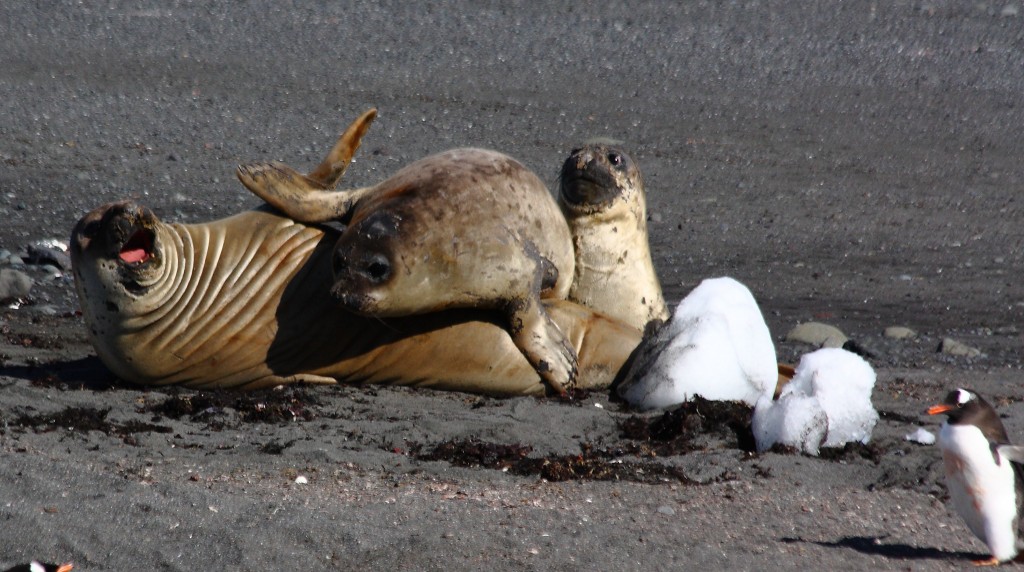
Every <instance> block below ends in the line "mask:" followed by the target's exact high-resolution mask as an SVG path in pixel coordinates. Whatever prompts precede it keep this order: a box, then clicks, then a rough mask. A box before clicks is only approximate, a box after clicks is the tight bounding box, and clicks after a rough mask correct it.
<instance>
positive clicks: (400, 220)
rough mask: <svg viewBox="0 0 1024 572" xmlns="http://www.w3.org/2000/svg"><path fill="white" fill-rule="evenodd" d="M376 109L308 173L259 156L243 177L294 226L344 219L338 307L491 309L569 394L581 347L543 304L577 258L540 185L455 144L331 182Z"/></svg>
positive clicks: (497, 158) (519, 168)
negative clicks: (378, 178) (341, 185)
mask: <svg viewBox="0 0 1024 572" xmlns="http://www.w3.org/2000/svg"><path fill="white" fill-rule="evenodd" d="M374 116H375V111H374V110H370V111H369V112H367V113H364V114H363V115H362V116H361V117H360V118H358V119H357V120H356V121H355V122H354V123H353V124H352V125H351V126H350V127H349V129H348V131H347V132H346V133H353V134H354V135H353V136H352V137H349V138H348V139H346V137H347V136H342V139H341V141H340V142H339V143H338V145H336V146H335V148H334V150H332V151H331V153H330V154H328V158H327V159H325V160H324V161H323V162H322V163H321V166H320V167H318V168H317V169H316V170H314V171H313V172H312V173H311V174H310V175H302V174H300V173H298V172H296V171H295V170H294V169H291V168H290V167H288V166H286V165H283V164H281V163H264V164H253V165H246V166H242V167H240V168H239V169H238V178H239V179H240V180H241V181H242V183H244V184H245V186H246V187H247V188H249V190H251V191H252V192H253V193H255V194H256V195H258V196H259V197H260V198H262V199H264V200H265V201H267V202H268V203H269V204H270V205H272V206H274V207H275V208H277V209H280V210H281V211H282V212H284V213H285V214H287V215H288V216H290V217H292V218H294V219H295V220H297V221H299V222H303V223H321V222H327V221H339V222H342V223H344V224H346V225H347V226H346V228H345V230H343V231H342V232H341V235H340V237H339V238H338V242H337V244H336V245H335V249H334V256H333V260H332V266H333V269H334V284H333V286H332V287H331V288H330V291H331V292H332V294H333V296H334V299H335V300H336V301H337V303H338V304H339V305H340V306H341V307H342V308H344V309H346V310H349V311H351V312H353V313H356V314H360V315H364V316H370V317H377V318H390V317H398V316H410V315H417V314H428V313H433V312H437V311H440V310H448V309H453V308H473V309H481V310H489V311H492V312H495V313H497V314H500V316H501V317H503V318H504V324H505V325H506V327H507V328H508V332H509V334H510V335H511V337H512V340H513V342H514V343H515V344H516V347H518V348H519V350H520V351H521V352H522V353H523V355H524V356H526V358H527V360H529V362H530V363H531V364H533V366H534V368H536V370H537V372H538V373H539V374H540V376H541V378H543V379H544V381H545V382H546V383H547V384H548V385H550V386H551V388H552V389H554V390H555V391H557V392H560V393H564V392H565V389H566V388H570V387H572V386H573V383H574V381H575V376H576V367H577V364H576V355H575V352H574V351H573V349H572V348H571V346H570V344H569V343H568V340H567V339H566V337H565V334H564V333H563V332H562V331H561V329H559V327H558V326H557V325H556V324H555V323H554V322H553V321H552V318H551V316H549V315H548V311H547V307H546V306H544V305H543V304H542V303H541V300H542V299H552V298H553V299H564V298H565V297H566V295H567V294H568V293H569V288H570V285H571V282H572V280H573V267H574V264H575V257H574V254H573V245H572V241H571V239H570V236H569V227H568V225H567V224H566V221H565V218H564V217H563V215H562V213H561V211H560V210H559V208H558V205H557V204H556V203H555V201H554V198H553V197H552V196H551V193H550V192H549V191H548V189H547V187H545V186H544V183H543V182H542V181H541V180H540V179H539V178H538V177H537V175H535V174H534V173H533V172H532V171H530V170H529V169H527V168H526V167H525V166H523V165H522V163H520V162H518V161H516V160H515V159H513V158H511V157H509V156H507V155H504V154H502V153H498V152H497V151H490V150H486V149H453V150H450V151H445V152H443V153H438V154H436V155H431V156H429V157H426V158H424V159H420V160H419V161H416V162H414V163H412V164H410V165H408V166H406V167H404V168H402V169H400V170H399V171H398V172H397V173H395V174H394V175H392V176H391V177H388V178H387V179H386V180H384V181H383V182H381V183H379V184H377V185H373V186H371V187H365V188H361V189H351V190H344V191H332V190H330V189H331V188H332V187H333V186H334V185H335V184H336V183H337V180H338V178H340V174H338V175H337V176H334V173H337V172H338V171H340V170H343V169H344V164H347V160H346V159H347V158H350V157H351V152H352V151H354V147H355V146H358V141H359V138H360V137H361V136H362V134H363V133H365V132H366V129H367V127H368V126H369V123H370V121H372V120H373V118H374ZM346 141H347V142H346ZM339 149H343V150H345V152H344V153H338V150H339ZM336 154H337V155H340V159H339V158H333V157H332V156H333V155H336ZM325 173H332V174H331V176H329V177H328V176H324V174H325Z"/></svg>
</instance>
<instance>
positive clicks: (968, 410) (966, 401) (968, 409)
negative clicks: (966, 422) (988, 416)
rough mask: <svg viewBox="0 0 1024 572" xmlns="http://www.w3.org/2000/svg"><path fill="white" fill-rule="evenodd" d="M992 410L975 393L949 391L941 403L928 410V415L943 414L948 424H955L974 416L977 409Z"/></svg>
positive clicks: (961, 390)
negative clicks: (947, 419)
mask: <svg viewBox="0 0 1024 572" xmlns="http://www.w3.org/2000/svg"><path fill="white" fill-rule="evenodd" d="M983 408H988V409H992V406H991V405H989V404H988V403H987V402H986V401H985V400H984V399H982V398H981V396H979V395H978V394H977V393H974V392H973V391H968V390H966V389H963V388H957V389H954V390H953V391H950V392H949V393H948V394H947V395H946V398H945V399H943V400H942V403H939V404H938V405H933V406H931V407H929V408H928V415H938V414H940V413H945V414H946V416H947V417H948V418H949V422H950V423H957V422H959V421H960V420H961V419H963V418H964V417H965V416H967V415H969V414H972V413H974V414H976V413H977V412H978V410H979V409H983Z"/></svg>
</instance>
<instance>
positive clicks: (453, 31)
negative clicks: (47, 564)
mask: <svg viewBox="0 0 1024 572" xmlns="http://www.w3.org/2000/svg"><path fill="white" fill-rule="evenodd" d="M1016 9H1017V5H1016V4H1015V3H1012V2H1010V3H1007V4H1002V3H981V4H980V6H979V5H978V3H957V2H951V3H942V2H936V3H924V4H922V3H905V2H897V3H888V2H884V3H871V2H853V3H843V4H841V5H839V4H833V3H806V4H801V3H788V2H777V3H762V4H751V5H749V6H748V5H747V4H740V3H737V4H729V5H728V6H720V5H719V4H718V3H708V4H706V5H705V4H703V3H701V4H687V5H686V6H684V7H682V8H676V9H673V10H670V9H668V7H667V5H666V4H664V3H661V2H652V3H628V4H598V5H597V6H588V5H585V4H583V5H573V6H572V7H571V8H570V7H566V8H556V7H546V6H540V5H537V4H534V3H490V4H482V3H457V4H455V5H453V6H450V7H434V8H430V9H428V8H425V7H418V6H414V5H412V4H408V5H407V4H406V3H394V4H392V5H382V6H378V5H360V6H355V7H345V8H342V7H341V6H340V5H338V6H335V5H331V6H328V7H324V6H319V5H316V6H313V5H309V6H307V5H303V6H300V7H298V8H292V7H288V8H286V7H284V6H283V5H280V4H279V3H274V2H257V3H254V4H247V5H245V6H244V7H237V8H236V7H235V6H234V5H233V4H223V5H221V4H212V5H183V6H177V5H171V4H167V3H162V2H154V3H151V4H145V5H142V6H136V5H121V4H118V3H114V4H113V6H108V5H106V4H104V5H103V6H99V5H91V6H90V5H88V4H87V5H86V6H84V7H83V6H80V5H78V4H73V3H67V4H66V5H63V4H62V5H59V6H57V5H55V6H52V7H49V6H48V7H46V8H45V9H44V8H42V7H38V6H36V5H35V4H34V3H28V2H25V3H12V4H3V5H2V6H0V15H2V17H0V28H2V32H3V33H2V34H0V37H2V38H3V39H2V40H0V42H2V43H0V46H2V49H0V110H2V117H4V120H3V121H0V220H2V221H3V224H2V225H0V248H6V249H8V250H11V251H18V250H20V249H22V248H23V247H24V246H25V245H26V244H28V243H30V242H33V241H35V240H39V239H44V238H53V237H56V238H61V239H64V238H65V237H66V236H67V234H68V233H69V231H70V229H71V227H72V225H73V224H74V222H75V220H77V218H78V217H79V216H81V215H82V214H83V213H85V212H86V211H87V210H89V209H91V208H92V207H95V206H97V205H100V204H102V203H105V202H109V201H113V200H119V199H123V198H128V197H131V198H135V199H136V200H138V201H139V202H142V203H143V204H146V205H148V206H150V207H152V208H153V209H154V210H155V211H156V212H157V214H158V215H160V216H161V217H163V218H164V219H167V220H177V221H184V222H196V221H204V220H210V219H213V218H217V217H220V216H224V215H228V214H231V213H234V212H237V211H239V210H242V209H246V208H251V207H253V206H256V205H257V204H258V202H257V200H256V199H255V198H254V197H252V196H250V195H249V194H248V193H247V191H245V189H244V188H243V187H242V186H241V185H240V184H239V183H237V181H236V180H235V179H234V175H233V170H234V166H235V165H236V164H238V163H241V162H248V161H256V160H261V161H262V160H282V161H285V162H287V163H289V164H291V165H294V166H296V167H299V168H308V167H310V166H312V165H315V164H316V163H317V162H318V161H319V159H320V157H321V155H322V153H323V152H324V151H325V150H326V149H327V148H328V147H329V146H330V145H331V144H332V143H333V140H334V138H335V136H336V134H337V132H338V131H339V130H340V129H341V128H342V127H343V126H344V125H345V124H347V122H348V121H349V120H350V119H351V118H353V117H355V116H356V115H357V114H358V113H360V112H361V111H363V110H364V109H366V108H367V107H370V106H376V107H378V108H379V109H380V117H379V118H378V120H377V121H376V122H375V123H374V126H373V128H372V130H371V131H370V134H369V135H368V136H367V138H366V140H365V142H364V145H363V147H362V149H361V151H360V154H359V155H358V156H357V160H356V162H355V164H354V165H353V166H352V168H351V169H350V171H349V172H348V173H347V174H346V181H347V182H348V183H349V184H351V185H353V186H355V185H364V184H369V183H371V182H375V181H378V180H380V179H381V178H383V177H384V176H386V175H387V174H388V173H391V172H393V171H395V170H397V169H398V168H399V167H400V166H402V165H405V164H407V163H409V162H411V161H413V160H415V159H417V158H419V157H422V156H423V155H426V154H428V153H431V152H435V151H440V150H443V149H447V148H451V147H456V146H482V147H490V148H495V149H499V150H501V151H504V152H507V153H509V154H511V155H513V156H515V157H517V158H519V159H520V160H522V161H523V162H525V163H526V164H527V165H528V166H530V167H531V168H533V169H534V170H536V171H537V172H538V173H540V174H541V176H542V178H544V179H545V180H547V181H550V182H551V183H552V184H553V183H554V180H555V176H556V174H557V170H558V167H559V166H560V164H561V161H562V159H563V158H564V156H565V155H566V154H567V153H568V151H569V150H570V149H571V148H572V147H573V146H574V145H577V144H579V143H580V142H582V141H585V140H587V139H590V138H594V137H606V138H612V139H616V140H619V141H622V142H623V144H624V145H625V146H626V147H627V148H628V149H629V150H631V151H632V154H633V156H634V158H635V159H636V160H637V161H638V163H639V164H640V166H641V168H642V169H643V172H644V175H645V178H646V181H647V188H648V193H649V199H648V200H649V204H650V214H651V223H650V225H651V226H650V228H651V233H652V238H651V240H652V248H653V250H654V254H655V263H656V265H657V267H658V270H659V273H660V275H661V277H662V281H663V285H664V287H665V290H666V293H667V296H668V298H669V299H670V301H671V302H672V303H673V304H674V303H675V302H677V301H678V300H679V299H680V298H682V297H683V296H685V294H686V293H687V292H688V291H689V290H690V289H691V288H692V287H694V286H695V285H696V284H698V283H699V282H700V280H702V279H703V278H707V277H712V276H721V275H729V276H733V277H735V278H737V279H739V280H740V281H742V282H744V283H745V284H746V285H747V286H748V287H750V289H751V290H752V291H753V292H754V294H755V296H756V297H757V298H758V301H759V302H760V304H761V307H762V309H763V311H764V313H765V317H766V319H767V321H768V324H769V326H770V327H771V329H772V332H773V335H774V336H775V337H776V338H777V340H778V345H777V347H778V351H779V357H780V359H782V360H786V361H795V360H796V359H798V357H799V355H800V354H801V353H803V352H806V351H809V350H810V349H811V348H809V347H807V346H802V345H799V344H795V343H790V342H784V341H783V340H782V338H783V337H784V335H785V333H786V332H787V331H788V330H789V328H791V327H792V326H793V325H795V324H797V323H799V322H803V321H808V320H819V321H824V322H828V323H830V324H833V325H835V326H837V327H839V328H841V329H842V330H843V331H844V332H846V333H847V334H848V335H849V336H850V337H851V338H852V339H854V340H855V341H857V342H858V344H860V345H861V346H862V347H865V348H867V349H869V350H870V351H871V352H872V356H873V357H871V358H870V361H871V363H872V365H873V366H874V367H875V369H876V371H877V372H878V377H879V381H878V384H877V386H876V390H875V395H874V401H875V405H876V407H877V408H878V409H879V410H880V412H881V413H882V421H881V422H880V423H879V426H878V427H877V428H876V430H875V435H874V439H873V441H872V443H871V445H870V446H869V447H861V448H852V449H851V450H849V451H845V452H834V451H833V452H831V453H830V455H829V456H828V457H827V458H821V459H817V458H810V457H805V456H800V455H794V454H787V453H785V452H781V451H780V452H772V453H767V454H763V455H753V454H751V453H749V452H747V451H745V450H744V446H743V443H742V442H741V441H740V440H738V439H737V437H736V435H735V434H734V433H732V432H731V430H730V429H729V428H728V427H726V426H725V424H724V423H721V422H719V421H717V420H716V419H714V418H712V417H704V418H702V420H701V421H700V423H697V422H696V421H693V422H692V423H696V425H692V423H691V427H696V433H697V434H696V436H694V437H693V439H692V440H686V439H684V438H682V437H677V438H676V440H675V441H672V442H671V443H672V444H670V445H665V444H664V443H661V442H658V441H656V440H655V441H654V442H650V441H645V440H643V439H638V438H636V437H637V436H638V435H637V434H635V432H630V431H629V430H628V428H629V427H633V428H634V429H635V427H637V426H640V425H644V424H646V423H648V422H651V421H657V420H658V419H659V418H660V414H646V415H644V416H642V417H639V418H636V419H634V414H633V413H631V412H629V411H627V410H626V409H624V408H623V407H622V406H621V405H620V404H618V403H611V402H609V399H608V396H607V395H600V394H593V395H591V396H589V397H588V398H587V399H585V400H582V401H580V402H576V403H572V404H568V403H563V402H559V401H557V400H538V399H534V398H517V399H490V398H480V397H475V396H469V395H462V394H444V393H438V392H430V391H413V390H406V389H392V388H369V389H367V388H353V387H327V388H324V387H320V388H294V389H287V390H284V391H279V392H276V393H275V392H271V393H265V394H253V395H245V396H242V395H236V394H228V395H222V394H217V395H209V394H205V393H200V392H191V391H184V390H181V391H177V390H145V389H138V388H133V387H130V386H127V385H125V384H123V383H120V382H118V381H117V380H115V379H113V378H112V376H111V375H110V374H109V373H108V372H107V371H106V370H105V369H104V368H103V367H102V365H100V364H99V362H98V360H97V359H96V358H95V355H94V352H93V351H92V349H91V348H90V347H89V346H88V345H87V343H86V342H85V337H84V329H83V324H82V320H81V318H80V317H78V316H77V315H76V314H75V310H76V308H77V301H76V300H75V299H74V294H73V288H72V286H71V283H70V278H69V277H66V278H63V279H57V280H48V279H46V278H45V277H44V274H43V272H42V271H41V270H38V269H35V268H30V269H29V270H28V271H27V272H28V274H29V275H31V276H32V277H33V278H34V279H36V281H37V284H36V286H35V287H34V289H33V291H32V295H31V298H30V299H29V300H28V301H27V302H28V303H27V304H25V305H23V306H21V307H20V308H18V309H5V310H3V311H2V312H0V422H2V423H0V473H2V474H0V482H2V483H3V485H2V486H0V522H2V523H3V524H2V532H0V569H2V568H3V567H5V566H8V565H13V564H15V563H18V562H26V561H27V560H28V559H30V558H40V559H44V560H50V561H58V560H61V561H64V560H73V561H74V562H75V564H76V566H75V569H76V570H78V569H81V570H127V569H140V570H195V569H200V568H206V569H225V570H236V569H238V570H267V569H286V568H287V569H310V570H318V569H333V568H339V569H340V568H352V567H359V568H363V569H384V568H386V569H389V570H395V569H410V570H413V569H441V568H444V569H479V568H481V567H483V566H487V567H489V568H492V569H496V570H515V569H533V568H557V569H587V570H591V569H606V570H633V569H644V570H648V569H656V570H660V569H669V568H680V567H683V566H693V567H700V568H704V569H752V568H764V567H769V568H775V567H780V568H786V569H796V568H804V569H806V568H811V567H813V568H829V569H851V570H852V569H856V570H863V569H867V568H871V569H885V570H888V569H908V568H909V569H929V570H933V569H960V568H962V567H963V566H964V565H965V564H966V563H967V562H968V560H969V559H970V558H980V557H982V556H984V547H983V546H982V545H981V543H979V542H977V541H976V540H974V539H973V538H972V537H970V534H969V533H968V532H967V530H966V528H965V527H964V526H963V524H962V523H961V522H960V521H959V519H958V518H957V517H956V516H955V515H953V514H952V513H951V512H950V510H949V509H948V508H947V506H948V505H947V504H946V494H945V487H944V485H943V483H942V476H941V466H940V465H939V464H938V459H939V455H938V451H937V450H936V449H935V448H934V447H925V446H920V445H915V444H912V443H908V442H906V441H905V440H904V439H903V437H904V435H906V434H907V433H910V432H911V431H913V429H914V428H915V427H916V426H917V425H919V424H921V425H924V426H926V427H927V428H929V429H931V430H932V431H933V432H934V431H935V430H937V425H938V420H936V419H930V418H927V417H926V416H924V415H922V414H921V413H922V411H923V410H924V408H925V407H927V406H928V405H929V404H931V403H932V402H934V401H936V400H938V399H940V398H941V396H942V395H943V394H944V393H945V392H946V391H947V390H948V389H950V388H952V387H954V386H956V385H967V386H971V387H975V388H976V389H978V390H979V391H981V392H982V393H983V394H985V395H986V396H988V397H990V398H992V400H993V401H994V402H995V403H996V405H997V409H998V410H999V412H1000V413H1002V414H1004V416H1005V418H1004V421H1005V423H1006V425H1007V429H1008V431H1009V432H1010V434H1011V438H1015V439H1016V440H1017V441H1022V440H1024V437H1022V436H1024V422H1022V421H1021V419H1022V414H1024V411H1022V409H1024V405H1022V404H1021V401H1020V396H1021V394H1022V390H1021V387H1022V386H1024V374H1022V372H1021V358H1020V351H1021V336H1020V333H1019V330H1020V328H1021V327H1022V325H1024V324H1022V322H1024V319H1022V318H1024V286H1022V285H1021V282H1020V280H1019V279H1018V277H1019V276H1021V273H1022V268H1024V238H1022V237H1024V233H1022V231H1021V222H1022V218H1024V215H1022V200H1021V199H1020V197H1019V195H1020V188H1021V182H1022V179H1024V167H1022V165H1024V163H1022V162H1021V157H1022V156H1024V139H1021V137H1020V136H1019V130H1020V126H1021V125H1022V124H1024V121H1022V120H1024V117H1022V116H1024V101H1022V99H1021V93H1024V61H1022V60H1024V51H1022V50H1021V45H1022V43H1024V28H1022V27H1021V18H1022V17H1024V15H1018V14H1017V13H1016ZM891 325H904V326H908V327H911V328H913V329H915V330H916V331H917V332H918V334H919V336H918V338H917V339H916V340H913V341H895V340H889V339H886V338H884V337H883V336H882V331H883V329H884V328H885V327H886V326H891ZM944 337H951V338H954V339H957V340H959V341H961V342H964V343H966V344H968V345H970V346H973V347H975V348H977V349H979V350H981V351H982V352H983V355H982V356H980V357H976V358H970V359H968V358H962V357H955V356H948V355H944V354H940V353H937V352H936V349H937V348H938V346H939V343H940V341H941V340H942V339H943V338H944ZM191 404H196V407H192V406H191ZM261 404H262V407H261ZM705 413H706V412H705ZM638 424H639V425H638ZM449 441H454V446H448V447H447V448H446V447H440V448H439V447H438V446H439V445H442V444H443V443H445V442H449ZM481 443H482V444H481ZM659 447H660V448H659ZM673 447H676V448H675V449H673ZM446 452H447V453H451V455H448V456H446V455H447V453H446ZM435 453H436V454H435ZM431 454H435V455H434V456H433V457H431ZM428 457H429V458H440V459H441V460H427V458H428ZM476 461H478V462H479V463H481V464H482V465H483V466H481V465H477V466H460V464H472V463H473V462H476ZM545 461H546V463H545ZM300 476H302V477H305V479H306V480H307V481H308V482H306V483H305V484H300V483H296V479H297V478H298V477H300ZM603 478H607V479H615V480H600V479H603ZM558 479H567V480H561V481H560V480H558Z"/></svg>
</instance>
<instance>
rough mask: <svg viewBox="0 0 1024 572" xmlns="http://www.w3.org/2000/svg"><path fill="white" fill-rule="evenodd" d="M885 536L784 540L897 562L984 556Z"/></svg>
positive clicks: (973, 558)
mask: <svg viewBox="0 0 1024 572" xmlns="http://www.w3.org/2000/svg"><path fill="white" fill-rule="evenodd" d="M884 538H886V537H885V536H846V537H844V538H840V539H839V540H835V541H832V542H826V541H823V540H805V539H803V538H792V537H787V538H782V539H781V541H782V542H784V543H786V544H796V543H798V542H806V543H810V544H817V545H818V546H823V547H825V548H851V549H853V550H856V551H857V552H860V553H861V554H869V555H874V556H884V557H886V558H893V559H897V560H966V561H970V560H976V559H978V558H982V557H983V555H982V554H980V553H974V552H961V551H951V550H942V549H941V548H931V547H920V546H911V545H909V544H899V543H896V544H885V543H883V542H882V539H884Z"/></svg>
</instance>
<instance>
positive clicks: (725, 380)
mask: <svg viewBox="0 0 1024 572" xmlns="http://www.w3.org/2000/svg"><path fill="white" fill-rule="evenodd" d="M777 382H778V364H777V362H776V361H775V345H774V344H773V343H772V337H771V333H770V332H769V331H768V326H767V324H765V322H764V317H763V316H762V315H761V310H760V308H758V306H757V302H756V301H755V300H754V296H753V295H752V294H751V293H750V290H748V289H747V287H746V286H744V285H743V284H740V283H739V282H737V281H736V280H734V279H732V278H711V279H707V280H704V281H703V282H701V283H700V285H698V286H697V287H696V288H694V289H693V291H692V292H690V294H689V295H688V296H687V297H686V298H685V299H683V301H682V302H680V303H679V306H677V307H676V311H675V314H674V315H673V316H672V318H671V319H670V320H669V321H668V323H666V324H665V325H664V326H662V328H661V329H660V330H659V331H658V332H657V333H656V334H655V335H654V336H653V337H652V338H651V339H648V340H645V341H644V347H643V348H642V349H641V350H640V352H639V353H638V355H637V359H636V360H635V362H634V365H633V367H632V368H631V369H630V371H629V373H628V374H627V375H626V381H625V382H623V383H622V384H621V385H620V386H619V388H618V392H619V395H620V396H622V398H623V399H625V400H626V401H627V402H628V403H630V404H631V405H633V406H635V407H637V408H640V409H657V408H661V407H669V406H671V405H675V404H678V403H682V402H684V401H687V400H689V399H690V398H691V397H693V396H694V395H700V396H701V397H703V398H705V399H713V400H721V401H745V402H746V403H748V404H750V405H754V404H755V403H757V400H758V398H759V397H761V396H762V395H769V396H770V395H772V393H773V392H774V391H775V385H776V383H777Z"/></svg>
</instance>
